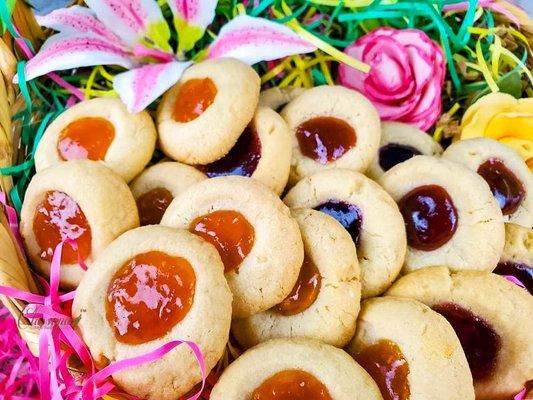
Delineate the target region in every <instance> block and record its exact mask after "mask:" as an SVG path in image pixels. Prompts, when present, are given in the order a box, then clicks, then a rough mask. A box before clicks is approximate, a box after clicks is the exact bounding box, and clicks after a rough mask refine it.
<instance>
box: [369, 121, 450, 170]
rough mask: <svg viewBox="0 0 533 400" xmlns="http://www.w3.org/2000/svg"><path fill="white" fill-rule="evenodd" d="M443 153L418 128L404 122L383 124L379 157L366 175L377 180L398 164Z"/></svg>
mask: <svg viewBox="0 0 533 400" xmlns="http://www.w3.org/2000/svg"><path fill="white" fill-rule="evenodd" d="M441 153H442V147H441V145H440V144H439V143H437V142H436V141H435V140H434V139H433V138H432V137H431V136H430V135H428V134H427V133H426V132H424V131H421V130H420V129H418V128H417V127H415V126H413V125H409V124H404V123H402V122H382V123H381V143H380V144H379V150H378V156H377V157H376V158H374V160H372V163H370V167H369V168H368V170H367V172H366V174H367V175H368V176H369V177H371V178H372V179H376V180H377V179H378V178H379V177H380V176H381V175H383V174H384V173H385V172H387V171H388V170H389V169H391V168H392V167H394V166H395V165H396V164H400V163H402V162H404V161H406V160H409V159H410V158H413V157H414V156H417V155H421V154H424V155H426V156H438V155H440V154H441Z"/></svg>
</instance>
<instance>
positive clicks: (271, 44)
mask: <svg viewBox="0 0 533 400" xmlns="http://www.w3.org/2000/svg"><path fill="white" fill-rule="evenodd" d="M314 50H316V47H315V46H313V45H312V44H310V43H309V42H307V41H306V40H304V39H302V38H301V37H300V36H298V35H297V34H296V33H295V32H293V31H292V30H291V29H290V28H288V27H286V26H285V25H281V24H278V23H276V22H271V21H268V20H266V19H263V18H256V17H250V16H248V15H239V16H238V17H235V18H234V19H232V20H231V21H230V22H228V23H227V24H226V25H224V26H223V27H222V29H221V30H220V33H219V35H218V37H217V38H216V39H215V41H214V42H213V43H212V44H211V46H210V47H209V49H208V53H207V58H218V57H232V58H237V59H239V60H241V61H243V62H245V63H248V64H255V63H257V62H259V61H271V60H277V59H279V58H282V57H286V56H290V55H293V54H303V53H309V52H311V51H314Z"/></svg>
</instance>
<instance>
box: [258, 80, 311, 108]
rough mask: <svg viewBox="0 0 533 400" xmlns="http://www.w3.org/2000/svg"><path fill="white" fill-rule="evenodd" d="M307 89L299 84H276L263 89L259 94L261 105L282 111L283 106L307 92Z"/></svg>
mask: <svg viewBox="0 0 533 400" xmlns="http://www.w3.org/2000/svg"><path fill="white" fill-rule="evenodd" d="M305 90H306V89H305V88H303V87H297V86H286V87H283V88H280V87H278V86H274V87H271V88H270V89H267V90H263V91H262V92H261V93H260V94H259V105H260V106H263V107H269V108H271V109H273V110H275V111H280V110H281V109H282V108H283V106H285V105H286V104H287V103H290V102H291V101H293V100H294V99H295V98H297V97H298V96H299V95H301V94H302V93H303V92H305Z"/></svg>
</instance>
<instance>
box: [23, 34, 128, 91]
mask: <svg viewBox="0 0 533 400" xmlns="http://www.w3.org/2000/svg"><path fill="white" fill-rule="evenodd" d="M93 65H120V66H122V67H124V68H131V67H132V66H133V61H132V55H131V54H130V53H129V52H128V51H127V49H125V48H124V47H121V46H120V45H115V44H113V43H111V42H109V41H108V40H106V39H102V38H100V37H98V36H95V35H68V34H62V33H59V34H56V35H54V36H52V37H51V38H49V39H48V40H47V41H46V42H45V43H44V45H43V47H42V48H41V50H39V52H38V53H37V54H36V55H35V57H33V58H32V59H31V60H29V61H28V63H27V64H26V79H27V80H31V79H34V78H37V77H38V76H42V75H45V74H47V73H49V72H52V71H61V70H66V69H73V68H79V67H89V66H93ZM14 81H15V83H16V82H18V77H17V76H15V79H14Z"/></svg>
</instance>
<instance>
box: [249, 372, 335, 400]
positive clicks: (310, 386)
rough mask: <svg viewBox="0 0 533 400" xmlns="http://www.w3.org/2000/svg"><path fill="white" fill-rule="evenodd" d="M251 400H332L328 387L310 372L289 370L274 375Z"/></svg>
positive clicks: (255, 392)
mask: <svg viewBox="0 0 533 400" xmlns="http://www.w3.org/2000/svg"><path fill="white" fill-rule="evenodd" d="M250 399H251V400H331V399H332V398H331V396H330V394H329V391H328V389H327V388H326V386H325V385H324V384H323V383H322V382H320V381H319V380H318V379H317V378H315V377H314V376H313V375H311V374H310V373H308V372H305V371H300V370H298V369H288V370H284V371H281V372H278V373H277V374H274V375H272V376H271V377H270V378H268V379H267V380H265V381H264V382H263V383H262V384H261V385H260V386H259V387H258V388H257V389H255V390H254V391H253V393H252V397H251V398H250Z"/></svg>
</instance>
